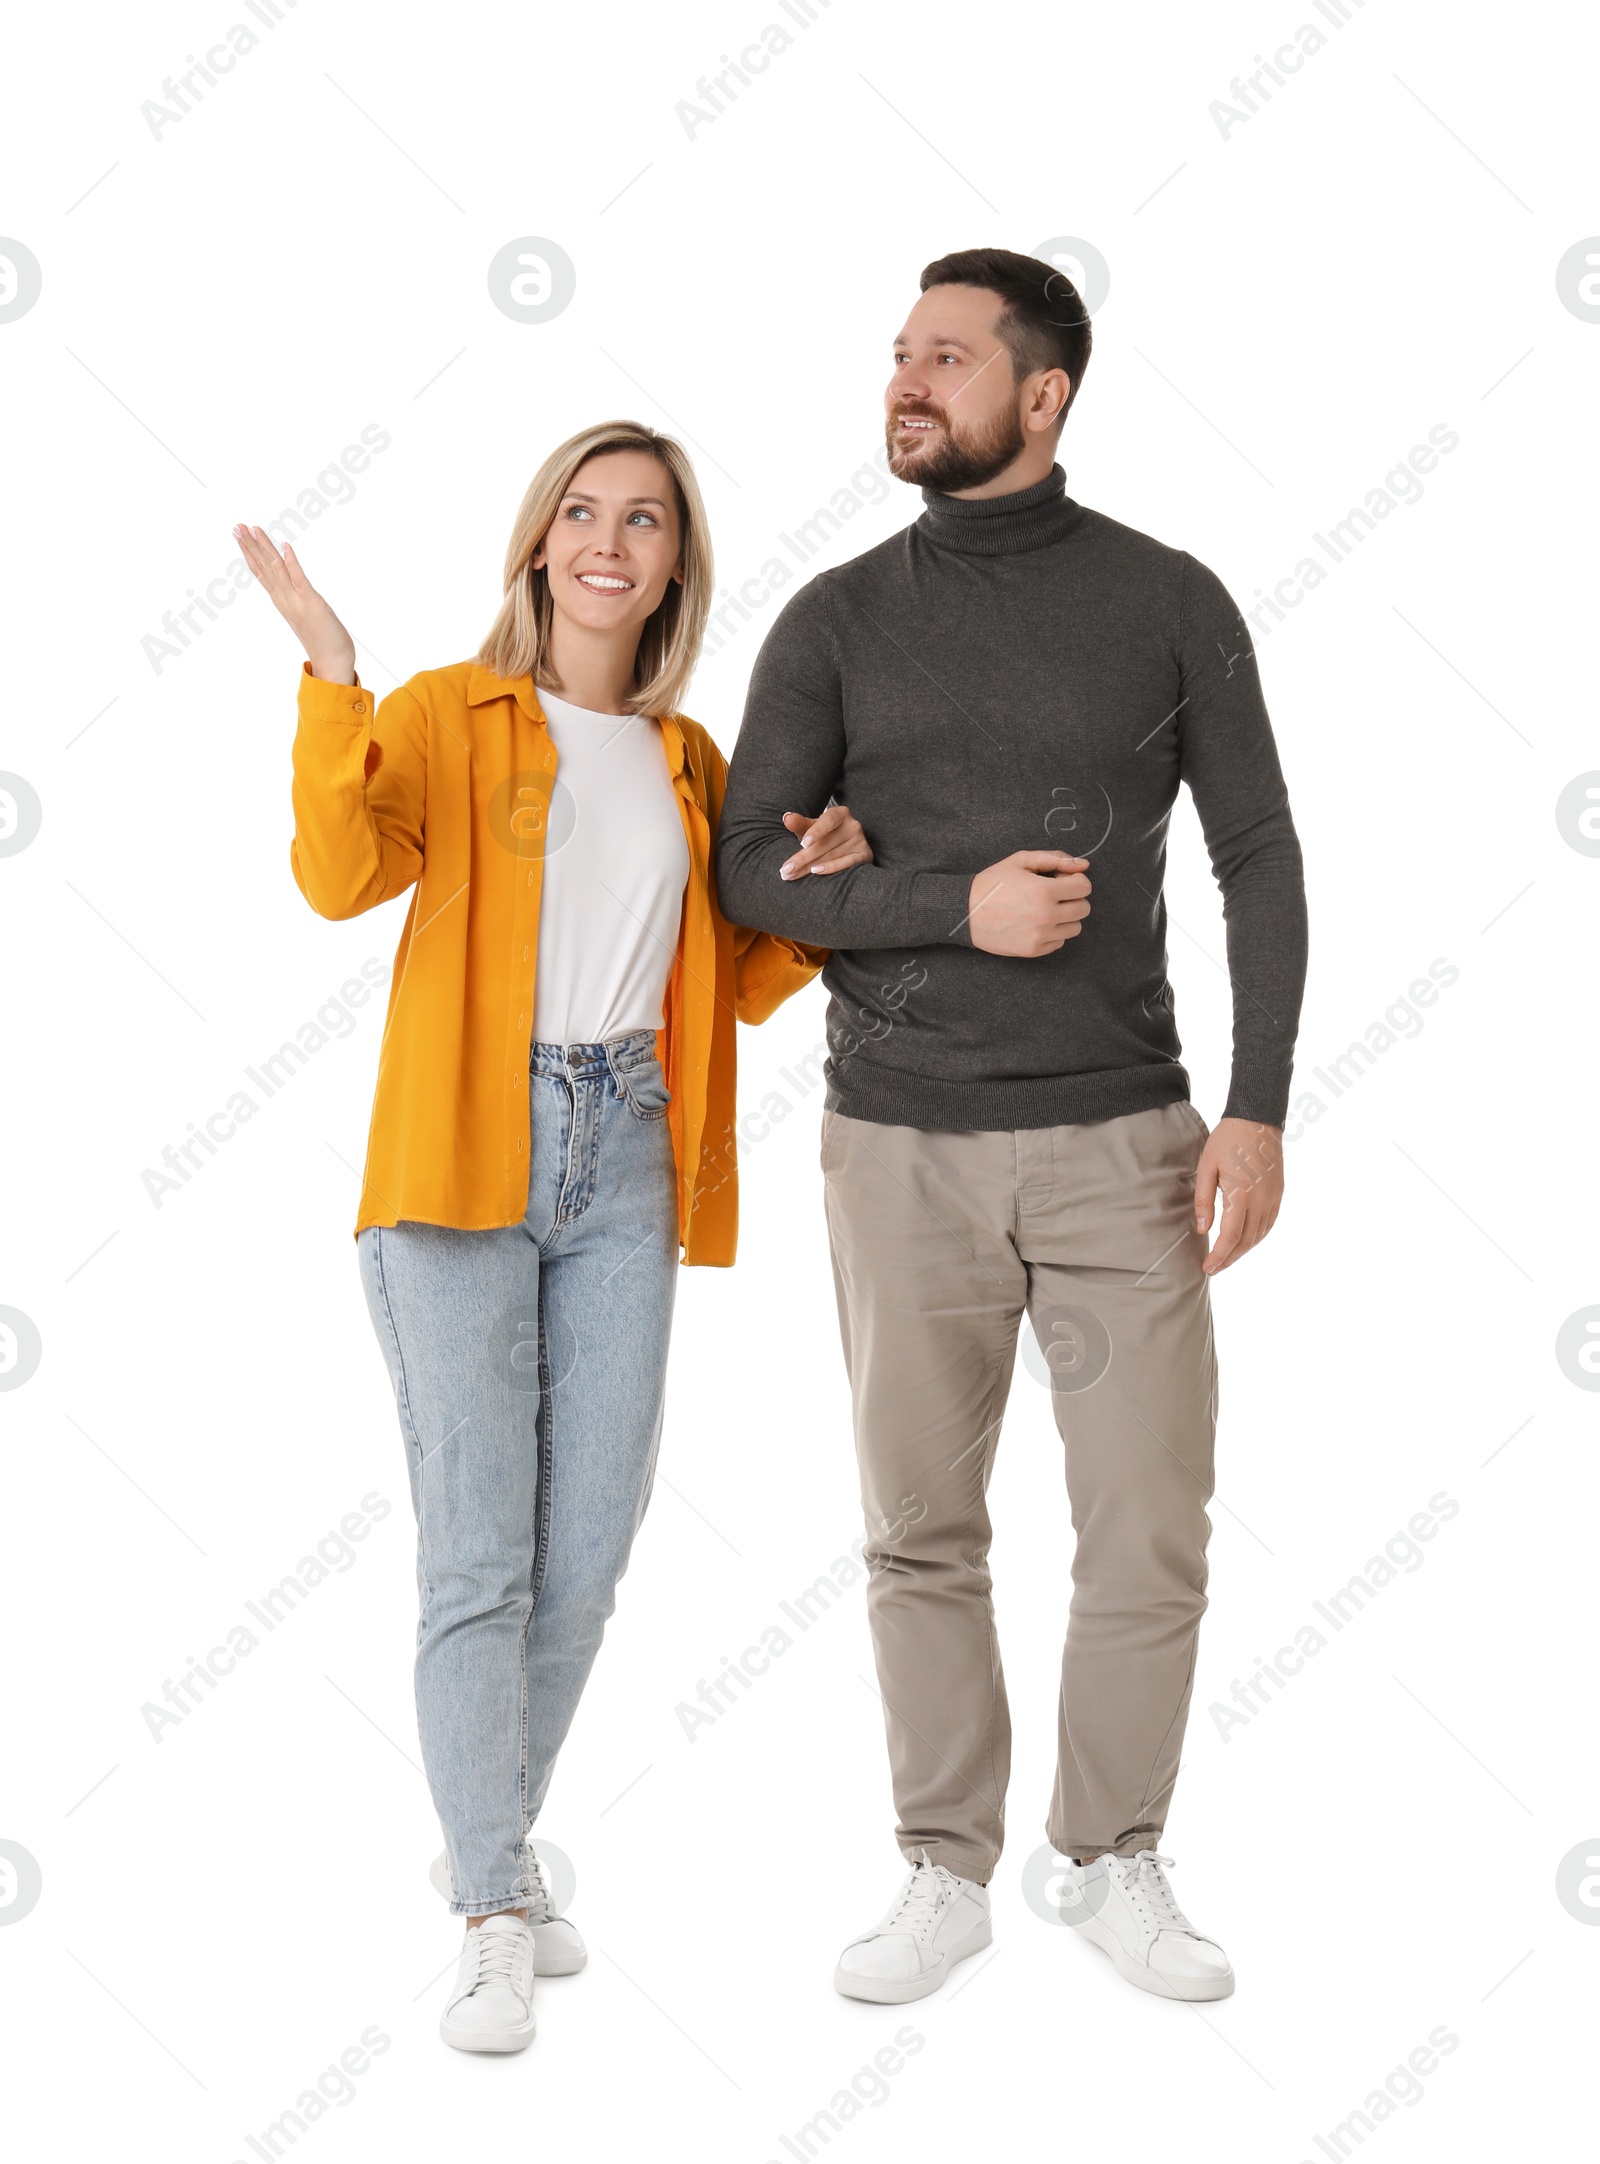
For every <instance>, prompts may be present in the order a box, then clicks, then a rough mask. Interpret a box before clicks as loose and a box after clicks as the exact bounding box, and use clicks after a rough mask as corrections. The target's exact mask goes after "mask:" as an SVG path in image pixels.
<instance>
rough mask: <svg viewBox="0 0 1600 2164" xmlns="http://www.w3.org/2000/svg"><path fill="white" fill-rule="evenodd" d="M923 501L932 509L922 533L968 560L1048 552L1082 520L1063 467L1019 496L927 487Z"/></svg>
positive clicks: (920, 524) (920, 521) (1053, 469)
mask: <svg viewBox="0 0 1600 2164" xmlns="http://www.w3.org/2000/svg"><path fill="white" fill-rule="evenodd" d="M922 501H923V504H924V505H925V507H926V508H925V509H924V511H923V513H922V516H921V518H919V519H918V520H917V529H918V531H919V532H920V533H924V534H926V535H927V537H928V539H929V540H930V541H937V542H938V543H939V544H940V546H941V547H944V548H952V549H959V550H961V552H962V553H963V554H964V555H967V556H1014V555H1017V554H1019V553H1020V552H1021V551H1022V550H1024V549H1037V548H1044V547H1045V546H1047V544H1048V543H1050V542H1052V541H1059V540H1061V538H1062V537H1063V536H1064V535H1065V534H1067V533H1070V532H1071V530H1072V527H1073V525H1074V523H1075V522H1076V520H1077V517H1078V506H1077V505H1076V504H1075V503H1074V502H1073V500H1072V498H1071V497H1070V496H1069V495H1068V494H1067V477H1066V475H1065V474H1064V473H1063V472H1062V470H1061V468H1060V467H1059V466H1052V467H1051V468H1050V471H1049V472H1048V473H1047V474H1046V475H1045V477H1044V479H1043V480H1042V481H1035V482H1034V484H1033V486H1032V488H1021V489H1018V490H1017V491H1016V493H1015V494H1014V495H1010V496H944V495H941V494H940V492H939V491H938V490H937V489H934V488H925V489H924V490H923V491H922Z"/></svg>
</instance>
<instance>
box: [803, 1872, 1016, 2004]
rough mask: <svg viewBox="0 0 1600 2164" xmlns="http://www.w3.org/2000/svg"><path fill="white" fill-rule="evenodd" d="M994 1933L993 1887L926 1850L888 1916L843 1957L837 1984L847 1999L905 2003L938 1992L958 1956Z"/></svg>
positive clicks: (975, 1950) (836, 1973)
mask: <svg viewBox="0 0 1600 2164" xmlns="http://www.w3.org/2000/svg"><path fill="white" fill-rule="evenodd" d="M993 1938H994V1930H993V1926H992V1925H991V1923H990V1921H989V1889H988V1887H987V1886H980V1885H979V1884H978V1883H977V1881H976V1879H970V1878H957V1877H956V1875H955V1873H954V1872H953V1871H947V1870H946V1869H945V1867H944V1865H943V1864H942V1863H929V1862H928V1861H927V1859H926V1857H923V1858H922V1859H921V1860H920V1861H919V1862H918V1863H917V1864H916V1866H915V1867H914V1868H913V1870H912V1873H911V1876H910V1877H909V1878H908V1879H907V1880H906V1882H905V1884H904V1886H902V1887H901V1889H900V1894H899V1898H898V1899H897V1900H896V1902H895V1904H894V1906H893V1907H892V1908H891V1909H890V1911H889V1913H888V1915H887V1916H885V1917H884V1919H883V1921H882V1923H880V1924H879V1925H878V1926H877V1928H876V1929H875V1930H872V1931H869V1932H868V1933H867V1935H866V1937H865V1938H860V1939H854V1940H852V1941H851V1943H850V1944H849V1945H848V1946H847V1947H846V1948H845V1950H844V1952H843V1953H842V1954H841V1955H840V1956H839V1966H838V1968H837V1969H835V1971H834V1974H833V1988H834V1990H835V1991H838V1992H842V1993H843V1995H844V1996H845V1997H846V1998H847V1999H871V2000H873V2001H874V2002H875V2003H876V2004H877V2005H879V2006H903V2005H904V2004H905V2002H906V2001H907V2000H908V1999H925V1998H926V1997H927V1996H928V1993H929V1992H930V1991H937V1990H938V1988H939V1986H940V1985H941V1984H942V1983H943V1982H944V1980H945V1977H946V1976H947V1975H948V1974H949V1972H950V1970H951V1969H953V1968H954V1967H955V1965H956V1963H957V1962H958V1961H965V1960H966V1958H967V1956H968V1954H975V1953H979V1952H981V1951H982V1949H983V1948H984V1947H985V1946H987V1945H989V1944H990V1943H991V1942H992V1940H993Z"/></svg>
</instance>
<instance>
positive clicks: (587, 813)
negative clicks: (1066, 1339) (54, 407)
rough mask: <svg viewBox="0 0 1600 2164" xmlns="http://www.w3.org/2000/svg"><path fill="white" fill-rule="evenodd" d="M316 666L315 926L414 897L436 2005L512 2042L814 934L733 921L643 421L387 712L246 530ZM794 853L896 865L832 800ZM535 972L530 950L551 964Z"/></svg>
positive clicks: (570, 463) (401, 1103) (798, 860)
mask: <svg viewBox="0 0 1600 2164" xmlns="http://www.w3.org/2000/svg"><path fill="white" fill-rule="evenodd" d="M234 533H235V536H236V538H237V540H238V541H239V544H240V547H241V548H242V549H243V551H244V555H245V560H246V562H247V563H248V564H249V566H250V569H251V571H252V572H253V573H254V574H255V576H256V577H257V578H258V579H259V580H260V582H261V584H262V585H263V586H264V587H265V589H266V591H267V593H268V595H269V596H270V598H271V599H272V601H273V602H274V603H275V605H276V606H277V608H278V609H279V610H280V611H281V613H282V614H283V616H284V617H285V618H286V619H287V621H288V622H289V624H290V625H291V626H292V628H293V629H294V631H295V632H296V633H297V634H298V635H299V637H300V640H301V642H302V644H303V645H304V647H305V651H306V655H307V657H308V658H307V661H306V664H305V667H304V669H303V671H302V675H301V682H300V718H299V727H298V730H297V733H296V736H295V743H294V789H293V797H294V816H295V832H294V841H293V844H292V846H291V849H290V864H291V866H292V868H293V871H294V876H295V879H296V880H297V882H298V883H299V886H300V890H301V892H302V893H303V894H304V895H305V897H306V899H307V901H308V902H309V903H310V904H311V906H312V908H313V909H315V910H316V911H317V912H318V913H319V914H320V915H322V916H325V917H349V916H354V915H356V914H357V913H358V912H359V911H361V910H364V909H371V908H373V907H374V906H375V905H376V904H377V903H379V902H384V901H388V900H390V899H392V898H393V897H394V896H395V895H397V894H400V893H403V892H404V891H405V889H406V888H407V887H414V889H415V892H414V893H413V895H412V900H411V907H410V910H409V912H408V914H407V917H406V921H405V926H404V929H403V931H402V932H401V935H400V945H399V950H398V952H397V954H396V957H395V967H394V976H393V981H392V986H391V990H390V995H389V1008H388V1015H387V1018H386V1020H385V1024H384V1036H383V1045H382V1050H381V1052H380V1054H379V1061H378V1085H377V1095H376V1100H375V1103H374V1106H373V1114H372V1126H371V1131H370V1135H369V1138H368V1147H367V1163H366V1172H365V1177H364V1181H363V1186H362V1194H361V1204H360V1210H359V1214H358V1217H357V1222H356V1240H357V1247H358V1253H359V1258H360V1266H361V1276H362V1283H363V1286H364V1289H365V1292H366V1297H367V1304H368V1307H369V1309H370V1311H371V1315H372V1320H373V1325H374V1328H375V1329H376V1331H377V1333H378V1339H379V1343H380V1345H381V1346H382V1349H383V1356H384V1359H385V1362H386V1364H387V1366H388V1369H389V1374H390V1378H391V1381H392V1383H393V1385H394V1392H395V1402H396V1406H397V1408H398V1411H399V1415H400V1425H401V1431H402V1434H403V1437H404V1440H405V1445H406V1456H407V1465H408V1470H409V1474H410V1481H411V1494H412V1502H413V1504H414V1506H415V1509H416V1514H417V1525H418V1546H417V1581H418V1593H419V1600H420V1608H421V1617H420V1622H419V1626H418V1637H417V1664H416V1692H417V1717H418V1728H419V1732H420V1734H421V1738H422V1749H423V1756H424V1758H425V1760H426V1763H427V1772H428V1780H429V1784H430V1786H431V1788H432V1791H433V1798H434V1802H435V1805H436V1806H437V1808H438V1812H439V1817H440V1819H441V1821H442V1822H443V1826H444V1832H445V1843H446V1854H447V1857H448V1861H449V1871H450V1883H451V1890H452V1898H451V1908H452V1910H453V1911H454V1912H455V1913H456V1914H457V1915H461V1916H465V1918H466V1919H467V1928H466V1935H465V1940H464V1944H463V1949H462V1955H461V1965H460V1969H459V1972H458V1974H457V1978H456V1982H455V1986H454V1988H453V1990H452V1992H451V1995H450V1998H449V2001H448V2003H447V2005H446V2007H445V2011H444V2014H443V2016H442V2018H441V2021H440V2032H441V2034H442V2035H443V2036H444V2038H445V2040H446V2042H447V2043H450V2044H453V2045H455V2046H457V2047H458V2048H459V2049H461V2050H465V2051H517V2050H520V2049H521V2048H522V2047H523V2046H524V2045H526V2044H527V2043H528V2042H529V2041H530V2040H531V2038H532V2036H533V2032H534V2010H533V1979H534V1975H535V1973H542V1974H552V1973H564V1972H567V1971H570V1970H573V1969H576V1968H581V1967H582V1965H583V1962H584V1960H585V1959H586V1955H585V1951H584V1947H583V1942H582V1940H581V1939H580V1938H579V1936H578V1934H577V1932H576V1931H575V1930H574V1928H573V1926H572V1925H571V1924H570V1923H568V1922H567V1921H566V1919H565V1918H561V1917H557V1916H556V1915H555V1913H554V1907H553V1902H552V1899H551V1895H550V1891H549V1887H548V1885H547V1884H546V1882H545V1879H544V1876H543V1873H542V1870H541V1868H540V1865H539V1862H538V1859H537V1857H536V1856H535V1855H534V1854H533V1852H532V1851H531V1850H530V1849H529V1847H528V1844H527V1833H528V1830H529V1828H530V1826H531V1824H532V1822H533V1821H534V1820H535V1819H536V1818H537V1817H538V1815H539V1808H540V1805H541V1803H542V1802H543V1800H544V1795H545V1791H546V1789H547V1787H548V1785H549V1781H550V1776H551V1773H552V1771H553V1769H554V1766H555V1760H556V1754H557V1752H558V1751H559V1749H560V1747H561V1743H562V1740H563V1738H564V1737H565V1735H566V1733H567V1729H568V1726H569V1724H570V1723H571V1720H572V1716H573V1713H574V1711H575V1709H576V1707H577V1703H578V1699H579V1696H580V1694H581V1693H582V1690H583V1686H584V1683H585V1680H586V1679H587V1677H588V1674H589V1669H590V1666H591V1664H592V1662H593V1660H594V1656H595V1653H596V1651H597V1649H598V1647H599V1644H600V1638H601V1633H602V1631H603V1630H604V1627H605V1621H606V1618H607V1616H609V1615H610V1613H611V1611H612V1607H613V1605H614V1597H615V1589H616V1583H617V1580H618V1579H619V1578H620V1576H621V1575H622V1572H623V1570H624V1569H625V1568H626V1566H627V1561H628V1553H629V1549H630V1547H631V1545H632V1541H633V1537H634V1534H635V1532H636V1531H637V1529H638V1526H639V1522H640V1520H641V1518H642V1516H643V1514H644V1509H645V1504H646V1501H647V1499H648V1496H649V1491H650V1483H651V1475H652V1472H653V1468H654V1463H655V1454H656V1446H657V1442H658V1440H659V1437H660V1433H661V1419H662V1400H663V1385H664V1380H665V1372H666V1359H667V1339H668V1332H669V1327H670V1323H671V1317H672V1302H673V1290H674V1282H675V1275H676V1269H677V1265H678V1262H679V1259H680V1253H681V1259H682V1260H683V1261H684V1262H685V1263H697V1262H698V1263H724V1264H725V1263H731V1262H732V1260H733V1254H734V1240H735V1232H736V1223H737V1206H736V1184H735V1171H734V1143H733V1119H734V1019H735V1016H736V1015H737V1016H738V1017H739V1018H741V1019H743V1020H745V1021H750V1022H759V1021H762V1020H764V1019H765V1018H766V1016H767V1015H769V1014H770V1013H771V1012H772V1011H773V1009H774V1008H775V1007H777V1006H778V1005H779V1004H780V1002H781V1001H783V1000H784V999H786V998H787V997H788V996H789V994H790V993H791V992H794V991H797V990H798V989H799V988H800V986H801V985H803V984H805V983H806V982H807V981H808V980H809V979H810V978H811V977H812V976H813V975H814V974H815V972H816V971H817V970H818V969H819V968H820V967H821V965H822V963H823V961H824V960H825V959H826V957H825V954H824V953H823V952H822V951H821V950H818V949H815V948H809V947H803V946H800V945H797V944H795V943H794V942H791V941H788V940H784V939H777V938H772V937H769V936H768V935H766V934H763V933H756V932H751V931H746V930H742V929H740V928H738V927H736V926H733V925H730V924H728V923H727V922H726V921H725V920H724V918H723V917H722V915H721V913H720V912H719V910H718V908H717V903H716V895H715V892H714V890H713V885H712V877H711V869H710V867H711V862H712V849H713V845H714V842H715V838H716V826H717V819H718V816H719V813H720V810H721V805H722V793H723V783H724V778H725V773H726V769H725V766H724V763H723V760H722V758H721V755H720V754H719V753H718V751H717V748H716V746H715V744H713V742H712V741H711V739H710V737H709V736H708V735H707V734H706V732H705V731H704V730H703V729H702V728H701V727H700V726H699V725H698V723H696V722H693V721H690V720H688V719H687V718H686V717H685V716H684V715H682V714H680V713H678V711H677V702H678V700H679V698H680V696H681V695H682V693H683V691H684V689H685V687H686V685H687V683H688V681H689V677H690V675H691V673H692V670H693V667H694V662H695V658H696V655H697V653H698V651H699V646H700V641H701V636H702V634H703V631H704V628H705V622H706V616H707V612H708V609H709V606H710V602H711V596H712V568H711V549H710V544H709V541H708V539H707V534H706V518H705V511H704V508H703V506H702V504H701V500H700V493H699V490H698V488H697V486H696V484H695V479H694V474H693V471H692V469H691V467H690V464H689V461H688V459H687V458H686V457H685V455H684V453H683V451H682V449H681V448H680V447H679V445H678V444H677V443H675V442H674V441H672V440H671V438H669V437H666V436H662V435H658V434H657V433H656V432H655V431H654V430H653V429H649V428H645V427H640V426H637V425H635V424H634V423H632V422H610V423H606V424H604V425H602V426H600V427H597V428H591V429H587V430H585V431H584V432H583V433H582V434H580V435H577V436H574V437H573V438H572V439H571V440H570V441H569V442H567V443H564V444H562V445H561V447H560V448H559V450H557V451H555V452H553V453H552V454H551V456H550V457H549V458H548V459H547V460H546V461H545V463H544V465H543V466H542V467H541V468H540V470H539V472H538V473H537V474H536V475H535V477H534V480H533V482H532V485H531V486H530V488H529V489H528V492H527V495H526V496H525V497H524V499H523V503H522V508H521V510H520V511H519V513H518V515H517V521H516V526H515V528H514V530H513V532H512V536H511V544H510V547H509V549H508V551H507V555H506V569H505V601H504V604H503V606H502V607H501V610H500V613H499V615H498V617H497V618H496V619H495V622H494V625H493V628H492V629H491V630H490V632H489V635H488V637H487V639H486V640H485V641H484V644H483V647H482V649H481V650H480V652H479V654H478V657H477V659H476V660H474V661H467V662H459V663H456V664H455V665H453V666H451V667H449V668H444V669H431V670H426V671H424V672H423V673H422V674H421V675H420V676H415V677H413V678H412V679H411V681H410V682H409V683H407V684H404V685H402V686H401V687H400V688H399V689H398V690H397V691H394V692H391V693H390V695H389V696H388V697H387V698H386V699H384V700H383V701H382V703H381V705H378V706H377V708H376V711H374V701H373V698H372V696H371V694H370V693H369V692H368V691H367V690H365V688H364V687H363V686H362V684H361V682H360V679H359V678H358V676H357V674H356V668H355V647H354V644H353V642H352V641H351V638H350V635H349V633H348V632H347V631H346V630H345V628H344V626H343V625H342V624H341V623H340V621H339V619H338V618H337V616H335V614H334V613H333V610H332V609H331V608H330V607H329V606H328V604H327V603H326V602H325V601H324V600H323V599H322V598H321V597H320V595H318V594H317V593H316V592H314V590H313V589H312V587H311V586H310V584H309V583H308V582H307V579H306V577H305V574H304V572H303V571H302V570H301V568H300V565H299V563H298V562H297V560H296V558H295V554H294V551H293V549H292V548H288V547H286V548H285V549H284V552H283V554H282V555H281V556H280V555H279V553H278V551H277V549H276V548H275V547H274V545H273V543H272V542H271V540H270V539H269V538H268V536H267V535H266V534H265V533H264V532H263V531H262V529H261V528H260V527H259V526H258V527H254V528H246V527H242V526H240V527H235V529H234ZM787 824H788V825H789V826H790V828H791V830H792V831H793V832H795V833H796V834H798V835H801V836H803V838H804V839H803V846H802V848H801V849H800V851H799V852H798V853H797V856H796V857H795V858H791V859H790V860H789V864H788V865H786V867H785V873H786V876H795V875H797V874H798V873H800V872H818V873H831V872H835V871H841V870H844V869H845V868H847V867H848V866H850V865H853V864H859V863H865V862H867V861H869V860H870V858H871V851H870V849H869V848H868V847H867V844H866V841H865V839H864V837H863V836H862V833H861V829H860V827H859V825H858V824H857V823H856V821H855V820H853V819H852V818H851V817H850V815H849V813H848V812H847V811H846V810H845V809H844V807H842V806H834V807H831V808H830V809H829V810H827V811H825V812H824V813H823V814H822V816H821V817H820V818H819V819H816V820H814V821H813V820H810V819H807V818H804V817H802V816H801V815H799V814H792V815H791V816H790V818H789V820H788V821H787ZM536 964H537V966H535V965H536Z"/></svg>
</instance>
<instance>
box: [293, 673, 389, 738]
mask: <svg viewBox="0 0 1600 2164" xmlns="http://www.w3.org/2000/svg"><path fill="white" fill-rule="evenodd" d="M375 711H376V703H375V701H374V699H373V696H372V693H371V692H370V691H368V690H367V689H366V687H365V686H364V685H363V683H362V681H361V678H360V675H359V673H358V674H357V676H356V680H355V682H354V683H353V684H330V683H329V682H328V680H327V678H326V677H325V676H313V675H312V673H311V664H310V662H309V661H305V662H302V663H301V665H300V716H301V719H302V720H303V721H342V722H346V723H347V724H348V725H349V726H350V727H351V728H361V727H364V726H365V725H366V724H367V723H369V722H370V721H371V719H372V717H373V714H374V713H375Z"/></svg>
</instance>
